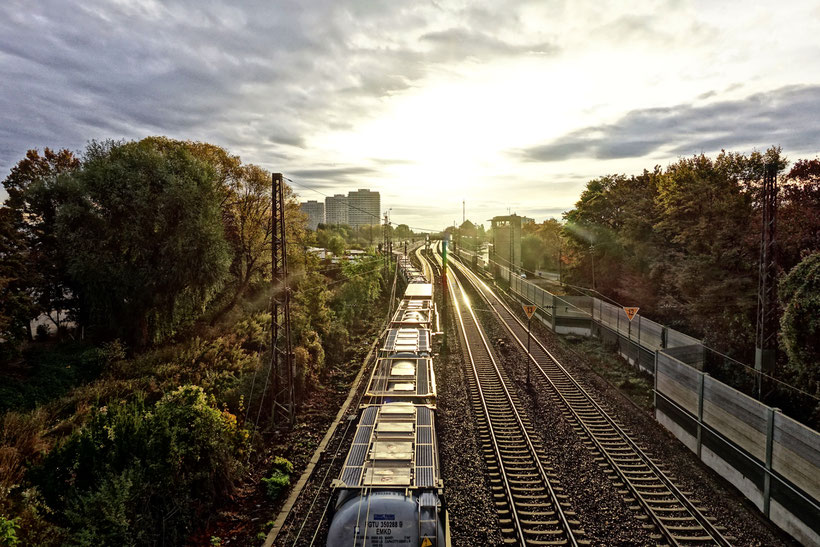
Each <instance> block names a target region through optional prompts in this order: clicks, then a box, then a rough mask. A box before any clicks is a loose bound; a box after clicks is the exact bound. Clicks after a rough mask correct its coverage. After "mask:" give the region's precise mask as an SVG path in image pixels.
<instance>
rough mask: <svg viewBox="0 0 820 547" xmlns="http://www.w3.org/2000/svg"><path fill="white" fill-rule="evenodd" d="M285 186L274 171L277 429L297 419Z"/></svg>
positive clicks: (274, 418) (274, 403)
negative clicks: (291, 338)
mask: <svg viewBox="0 0 820 547" xmlns="http://www.w3.org/2000/svg"><path fill="white" fill-rule="evenodd" d="M284 187H285V182H284V180H283V178H282V173H274V174H273V176H272V177H271V373H272V374H273V387H272V391H271V403H272V408H271V425H272V426H273V427H274V428H283V427H286V428H290V427H293V425H294V423H295V421H296V408H295V407H296V393H295V389H294V382H293V379H294V376H295V375H294V370H293V358H292V355H291V343H290V289H289V288H288V253H287V242H286V240H285V192H284Z"/></svg>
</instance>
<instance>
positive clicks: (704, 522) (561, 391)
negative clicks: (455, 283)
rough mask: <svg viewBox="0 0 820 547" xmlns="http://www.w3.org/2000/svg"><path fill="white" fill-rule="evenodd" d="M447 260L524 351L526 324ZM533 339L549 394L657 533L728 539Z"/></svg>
mask: <svg viewBox="0 0 820 547" xmlns="http://www.w3.org/2000/svg"><path fill="white" fill-rule="evenodd" d="M451 264H453V265H454V269H457V270H458V271H459V272H460V273H461V275H462V276H463V277H464V278H465V279H466V280H468V281H469V282H470V284H471V285H472V286H473V287H474V288H475V290H476V291H477V292H478V293H479V294H480V295H481V296H482V298H483V299H484V300H485V301H486V302H487V304H488V305H489V307H490V309H491V310H492V311H493V312H494V314H495V315H496V317H497V318H498V320H499V321H500V322H501V323H502V324H503V325H504V326H505V327H506V329H507V330H508V331H509V333H510V335H511V336H512V337H513V338H514V339H515V340H516V341H517V343H518V344H519V345H520V346H521V348H522V349H523V350H524V351H526V347H527V346H526V338H527V330H526V327H525V325H524V323H523V321H521V319H519V318H518V317H517V316H516V315H515V314H514V313H513V311H512V310H511V309H510V308H509V306H507V305H506V303H505V302H503V300H501V298H499V297H498V296H496V295H495V293H494V292H493V291H492V290H491V289H490V287H489V286H488V285H487V284H486V283H484V281H482V280H481V279H479V278H478V277H477V276H476V275H475V274H474V273H472V272H471V271H469V269H468V268H466V267H465V266H464V265H463V264H460V263H459V262H458V261H456V260H453V261H452V262H451ZM531 340H532V341H533V342H534V343H535V344H534V347H533V348H532V351H531V352H530V354H529V359H530V360H531V361H532V362H533V364H534V365H535V369H536V370H537V371H539V372H540V373H541V378H542V379H543V380H544V381H545V382H546V383H547V385H548V386H550V388H551V392H552V394H553V396H554V397H555V398H557V399H558V400H559V401H560V402H562V403H563V405H564V406H565V407H566V408H567V409H568V410H569V411H570V413H571V415H572V416H573V418H574V420H575V421H576V422H577V423H578V424H579V425H580V426H581V428H582V429H583V431H584V433H585V434H586V436H587V437H588V438H589V439H590V441H591V442H592V443H593V444H594V446H595V448H596V449H597V451H598V452H599V453H600V454H601V455H602V456H603V457H604V458H605V459H606V461H607V463H608V464H609V466H610V468H611V469H612V470H613V471H614V472H615V474H616V475H617V476H618V477H619V479H620V481H622V482H623V484H625V485H626V486H627V488H628V493H629V495H630V496H633V498H630V499H628V501H630V502H632V501H634V500H637V501H638V503H639V506H632V508H633V510H634V509H640V508H642V509H643V510H644V512H645V513H646V514H647V516H648V517H649V518H650V519H651V520H652V522H653V523H654V525H655V527H656V528H657V530H658V531H659V532H660V534H661V536H662V537H664V538H665V539H666V540H668V541H669V542H670V543H671V544H673V545H692V544H704V543H708V544H718V545H730V543H729V541H728V539H727V538H725V537H724V536H723V535H722V534H721V532H720V530H719V529H718V528H717V527H716V526H715V525H714V524H712V522H711V521H710V520H709V519H708V518H707V517H706V516H705V515H704V514H703V512H702V511H701V510H700V509H699V508H698V507H696V506H695V504H694V503H693V502H692V501H691V500H689V499H688V497H687V496H686V495H685V494H684V493H683V492H681V490H680V489H678V488H677V487H676V486H675V485H674V484H673V482H672V481H671V480H670V479H669V477H668V476H667V475H666V474H665V473H664V472H663V470H662V469H661V468H660V466H659V465H658V464H656V463H655V462H653V461H652V460H651V458H649V456H648V455H647V454H646V453H645V452H644V451H643V450H642V449H641V448H640V447H639V446H638V445H637V444H636V443H635V441H633V440H632V438H631V437H630V435H629V434H628V433H627V432H626V431H625V430H624V428H623V427H621V426H620V425H619V424H618V423H617V422H616V420H615V419H614V418H612V417H611V416H610V415H609V413H608V412H606V410H604V409H603V408H602V407H601V406H600V405H599V404H598V402H597V401H595V399H594V398H593V397H592V396H591V395H590V394H589V393H588V392H587V391H586V390H585V389H584V388H583V387H582V386H581V385H580V384H579V383H578V382H577V381H576V380H575V378H573V376H572V375H571V374H570V373H569V372H568V371H567V370H566V369H565V368H564V366H563V365H561V363H560V362H558V360H557V359H556V358H555V357H554V356H553V355H552V354H551V353H550V352H549V351H548V350H547V348H546V347H545V346H544V345H543V344H542V343H541V341H540V340H538V339H537V338H535V337H533V338H532V339H531ZM657 539H660V537H658V538H657Z"/></svg>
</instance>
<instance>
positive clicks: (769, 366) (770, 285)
mask: <svg viewBox="0 0 820 547" xmlns="http://www.w3.org/2000/svg"><path fill="white" fill-rule="evenodd" d="M761 209H762V211H763V223H762V226H761V230H760V232H761V233H760V265H759V267H760V271H759V277H758V286H757V332H756V339H755V340H756V341H755V369H756V370H758V371H761V372H765V373H768V374H771V372H772V370H773V369H774V364H775V359H776V351H777V330H778V314H777V164H776V163H771V164H767V165H766V166H765V172H764V175H763V188H762V194H761ZM757 392H758V393H757V394H758V398H760V396H761V395H762V393H761V392H762V377H761V376H760V375H758V381H757Z"/></svg>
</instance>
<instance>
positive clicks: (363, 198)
mask: <svg viewBox="0 0 820 547" xmlns="http://www.w3.org/2000/svg"><path fill="white" fill-rule="evenodd" d="M380 209H381V196H379V193H378V192H371V191H370V190H367V189H362V188H360V189H358V190H356V191H355V192H348V193H347V219H348V224H350V225H351V226H353V227H356V226H366V225H368V224H379V222H380V219H379V210H380Z"/></svg>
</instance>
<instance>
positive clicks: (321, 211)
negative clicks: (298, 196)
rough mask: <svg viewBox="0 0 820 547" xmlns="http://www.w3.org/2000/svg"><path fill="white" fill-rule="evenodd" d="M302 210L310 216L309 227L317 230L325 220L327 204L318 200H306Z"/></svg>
mask: <svg viewBox="0 0 820 547" xmlns="http://www.w3.org/2000/svg"><path fill="white" fill-rule="evenodd" d="M301 209H302V212H303V213H305V214H306V215H307V216H308V224H307V227H308V228H310V229H311V230H315V229H316V228H318V227H319V224H324V222H325V204H324V203H319V202H318V201H316V200H311V201H306V202H304V203H302V205H301Z"/></svg>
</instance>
